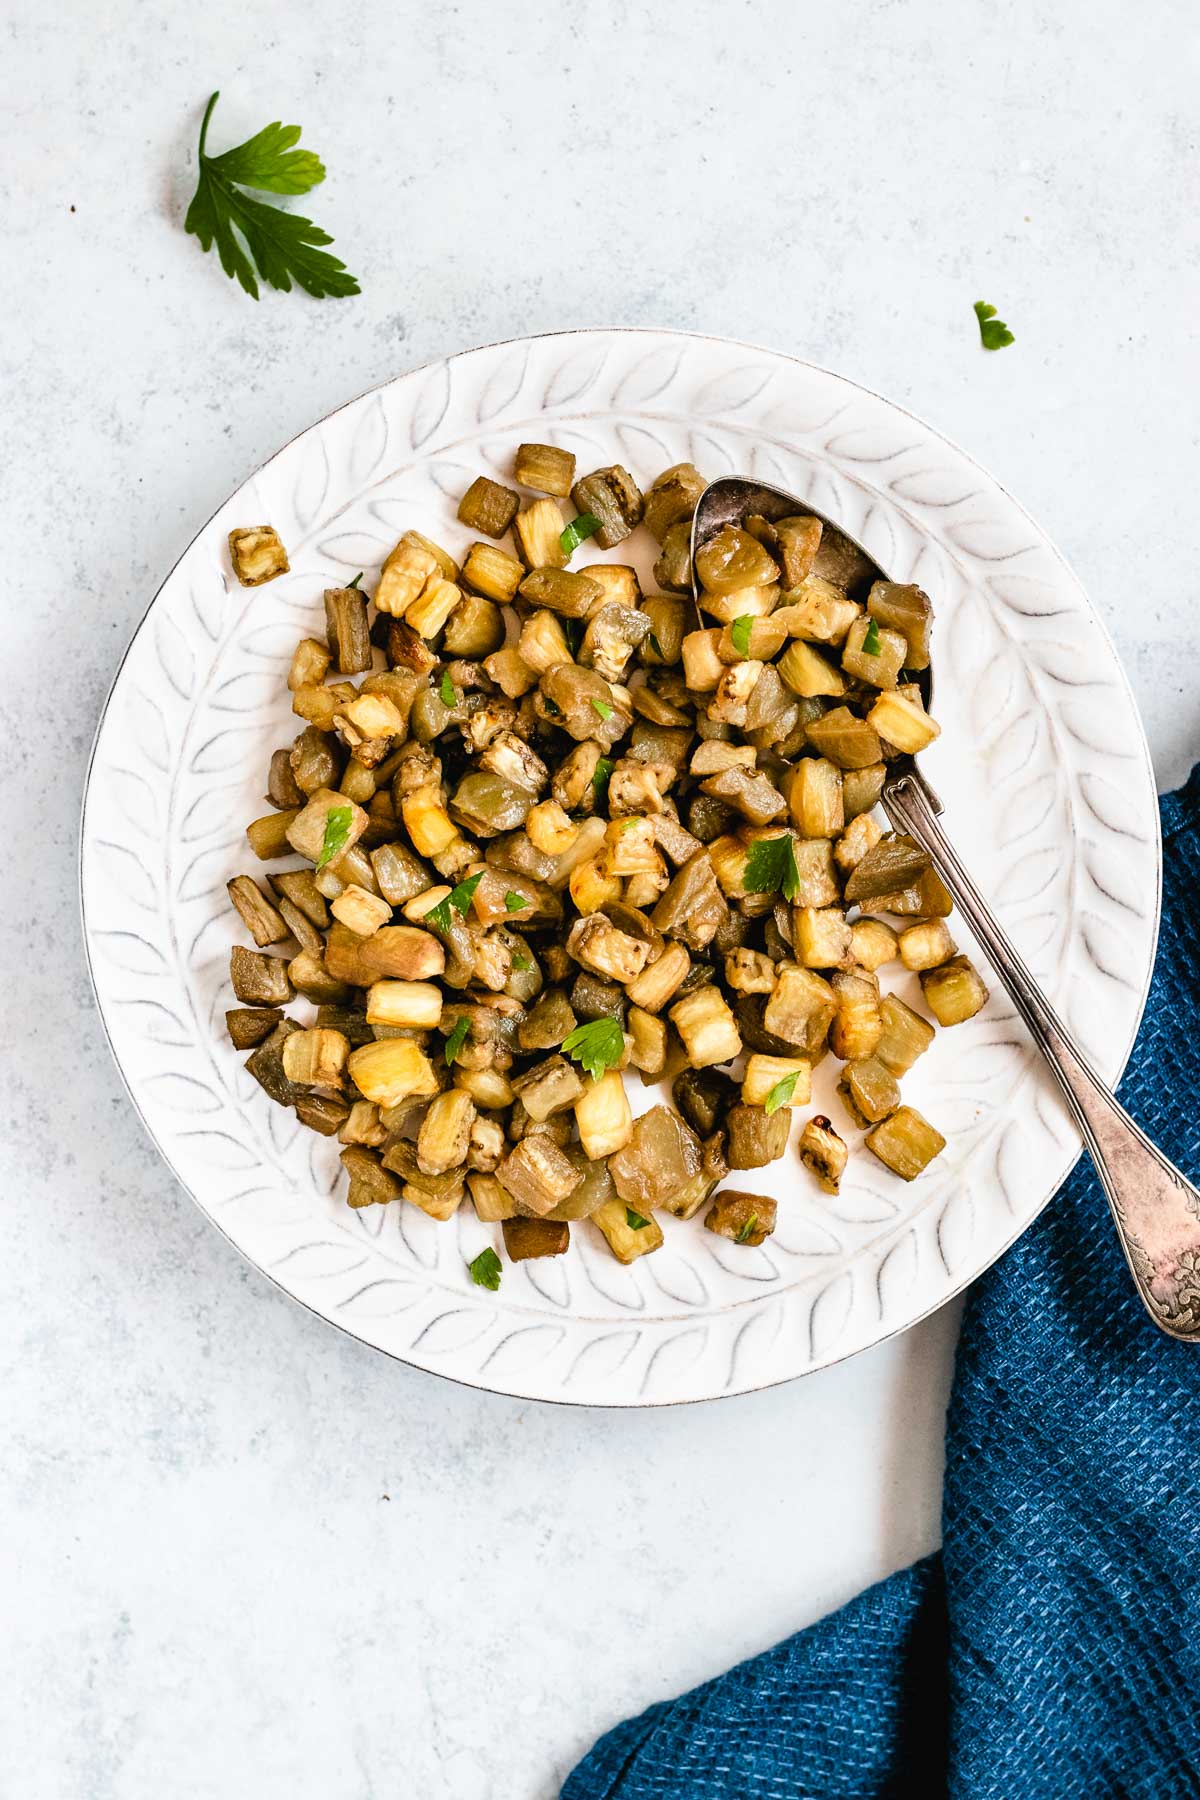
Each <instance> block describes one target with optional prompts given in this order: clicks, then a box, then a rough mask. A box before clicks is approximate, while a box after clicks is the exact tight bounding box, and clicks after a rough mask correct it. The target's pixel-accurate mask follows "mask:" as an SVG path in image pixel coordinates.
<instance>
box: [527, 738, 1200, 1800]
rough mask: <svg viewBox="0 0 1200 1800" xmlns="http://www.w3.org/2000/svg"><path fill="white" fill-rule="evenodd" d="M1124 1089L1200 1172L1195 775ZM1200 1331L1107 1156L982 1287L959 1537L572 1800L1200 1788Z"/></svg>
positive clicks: (597, 1769)
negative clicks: (1107, 1181)
mask: <svg viewBox="0 0 1200 1800" xmlns="http://www.w3.org/2000/svg"><path fill="white" fill-rule="evenodd" d="M1162 822H1163V836H1164V843H1165V865H1166V866H1165V870H1164V894H1163V920H1162V934H1161V939H1160V945H1159V957H1158V964H1157V968H1156V972H1155V976H1154V982H1153V986H1152V987H1151V990H1150V1000H1149V1004H1148V1006H1147V1009H1146V1016H1145V1019H1144V1021H1143V1024H1142V1030H1141V1033H1140V1035H1139V1038H1138V1042H1137V1046H1136V1048H1135V1050H1134V1053H1133V1057H1132V1059H1131V1061H1130V1064H1129V1068H1128V1071H1127V1073H1126V1076H1125V1080H1124V1082H1123V1083H1122V1086H1121V1097H1122V1099H1123V1101H1124V1103H1125V1104H1126V1106H1128V1108H1129V1110H1130V1112H1131V1113H1132V1114H1133V1115H1134V1117H1135V1118H1136V1119H1138V1120H1139V1122H1140V1123H1141V1124H1142V1125H1144V1127H1145V1128H1146V1130H1147V1131H1148V1132H1149V1133H1150V1135H1151V1137H1153V1138H1154V1139H1155V1140H1156V1141H1157V1142H1158V1143H1160V1144H1161V1145H1162V1147H1163V1149H1164V1150H1165V1151H1166V1152H1167V1154H1168V1155H1169V1156H1171V1157H1172V1158H1174V1159H1175V1161H1176V1162H1178V1163H1179V1164H1180V1165H1181V1166H1182V1167H1183V1169H1184V1170H1185V1171H1186V1172H1187V1173H1188V1174H1189V1175H1191V1176H1193V1177H1194V1176H1196V1175H1197V1174H1200V1054H1198V1047H1197V1044H1196V1041H1195V1038H1194V1037H1193V1035H1192V1034H1193V1033H1194V1032H1195V1031H1196V1028H1197V1023H1198V1022H1200V904H1198V898H1197V897H1198V895H1200V766H1198V767H1197V769H1195V770H1193V772H1192V775H1191V778H1190V780H1189V781H1188V783H1187V786H1186V787H1184V788H1183V789H1181V790H1180V792H1179V793H1176V794H1169V795H1168V796H1167V797H1166V798H1165V799H1164V800H1163V801H1162ZM1198 1401H1200V1348H1191V1347H1189V1346H1186V1345H1182V1344H1176V1343H1173V1342H1172V1341H1170V1340H1169V1339H1168V1338H1165V1337H1164V1336H1163V1335H1162V1334H1161V1333H1160V1332H1159V1331H1158V1330H1157V1329H1156V1327H1155V1326H1154V1325H1152V1324H1151V1322H1150V1320H1149V1319H1148V1318H1147V1317H1146V1315H1145V1313H1144V1312H1143V1311H1142V1307H1141V1304H1140V1302H1139V1301H1138V1299H1137V1297H1136V1295H1135V1294H1134V1291H1133V1287H1132V1285H1131V1283H1130V1279H1129V1275H1128V1273H1127V1271H1126V1268H1125V1263H1124V1259H1123V1258H1122V1256H1121V1253H1120V1250H1119V1248H1118V1245H1117V1240H1116V1237H1115V1236H1114V1233H1113V1227H1112V1223H1111V1221H1110V1218H1109V1212H1108V1207H1107V1205H1106V1204H1105V1200H1104V1196H1103V1194H1102V1192H1101V1190H1100V1185H1099V1183H1098V1181H1097V1180H1096V1177H1095V1175H1094V1174H1093V1173H1092V1168H1091V1164H1090V1163H1089V1162H1088V1161H1087V1160H1086V1158H1085V1159H1084V1160H1083V1161H1081V1162H1080V1163H1079V1164H1078V1165H1077V1166H1076V1168H1075V1170H1074V1172H1073V1173H1072V1174H1071V1175H1070V1176H1069V1177H1068V1179H1067V1181H1066V1183H1065V1184H1064V1186H1063V1187H1062V1189H1061V1191H1060V1192H1059V1194H1058V1195H1057V1196H1056V1198H1055V1199H1054V1200H1053V1201H1052V1202H1051V1204H1050V1205H1049V1206H1048V1207H1047V1208H1046V1211H1045V1212H1044V1213H1043V1214H1042V1216H1041V1218H1040V1219H1039V1220H1038V1221H1037V1223H1036V1224H1035V1225H1033V1227H1032V1228H1031V1229H1030V1230H1029V1231H1028V1232H1026V1234H1025V1236H1024V1237H1023V1238H1022V1239H1021V1241H1020V1243H1018V1244H1017V1245H1015V1246H1014V1248H1013V1249H1012V1250H1010V1251H1009V1253H1008V1254H1007V1255H1006V1256H1005V1257H1004V1258H1003V1260H1002V1261H1001V1262H1000V1263H998V1264H997V1265H996V1267H995V1268H994V1269H992V1270H991V1271H990V1272H989V1273H988V1274H987V1275H985V1276H984V1277H983V1279H982V1280H980V1281H979V1282H978V1283H977V1284H976V1286H975V1287H974V1288H973V1289H972V1291H971V1296H970V1299H969V1301H968V1304H967V1311H966V1317H965V1320H964V1324H963V1333H962V1341H961V1344H960V1347H959V1353H958V1362H957V1367H956V1371H955V1380H954V1392H953V1396H952V1399H951V1403H950V1413H949V1419H948V1423H947V1444H946V1489H945V1502H944V1508H943V1549H942V1551H941V1553H940V1554H939V1555H937V1556H930V1557H927V1558H926V1559H925V1560H924V1561H923V1562H919V1563H916V1564H914V1565H913V1567H912V1568H910V1569H904V1570H902V1571H901V1572H900V1573H899V1574H897V1575H893V1576H891V1577H890V1578H889V1579H888V1580H887V1581H882V1582H880V1583H879V1585H878V1586H877V1587H873V1588H870V1589H868V1591H867V1592H866V1593H864V1594H860V1595H859V1597H858V1598H857V1599H856V1600H854V1601H852V1602H851V1604H850V1605H849V1606H846V1607H844V1608H843V1609H842V1611H841V1612H839V1613H834V1614H832V1615H831V1616H830V1617H829V1618H826V1619H822V1620H821V1621H820V1622H819V1623H818V1624H816V1625H814V1626H812V1627H811V1628H810V1629H809V1630H807V1631H802V1632H800V1633H799V1634H798V1635H797V1636H796V1637H793V1638H789V1639H788V1640H787V1641H786V1642H784V1643H782V1644H779V1645H777V1646H776V1648H775V1649H774V1650H769V1651H767V1652H766V1654H765V1655H763V1656H759V1657H756V1658H755V1659H754V1660H753V1661H752V1662H747V1663H743V1664H741V1666H740V1667H738V1668H736V1669H733V1670H731V1671H730V1673H729V1674H727V1675H723V1676H721V1677H719V1678H718V1679H717V1680H715V1681H710V1682H708V1683H707V1684H706V1685H705V1686H704V1687H701V1688H697V1689H696V1690H695V1692H694V1693H691V1694H685V1695H684V1696H683V1697H682V1698H681V1699H678V1700H670V1701H666V1702H664V1703H663V1704H661V1705H658V1706H652V1707H651V1708H650V1709H649V1711H648V1712H644V1713H643V1714H642V1715H641V1717H640V1718H637V1719H632V1720H629V1721H628V1722H627V1723H625V1724H624V1725H619V1726H617V1727H616V1729H615V1730H613V1731H610V1732H609V1733H608V1735H607V1736H606V1737H604V1738H602V1739H601V1740H600V1742H599V1743H598V1744H597V1745H596V1746H595V1748H594V1749H593V1750H592V1751H591V1753H590V1754H589V1755H588V1756H587V1757H586V1758H585V1759H584V1761H583V1762H582V1763H581V1764H580V1765H579V1767H578V1768H577V1769H576V1770H575V1772H574V1773H573V1774H572V1775H571V1776H570V1777H569V1778H568V1781H567V1784H566V1786H565V1787H564V1788H563V1790H562V1796H563V1800H618V1797H619V1800H760V1797H761V1800H882V1797H883V1796H898V1797H901V1796H903V1797H909V1796H911V1797H912V1800H926V1797H931V1800H932V1797H935V1796H938V1795H953V1796H954V1797H955V1800H1069V1797H1070V1800H1073V1797H1074V1796H1079V1797H1080V1800H1083V1797H1084V1796H1086V1797H1087V1800H1116V1797H1117V1796H1121V1797H1122V1800H1125V1797H1129V1800H1134V1797H1136V1800H1141V1797H1142V1796H1145V1797H1146V1800H1167V1797H1168V1796H1169V1797H1170V1800H1179V1797H1180V1796H1186V1795H1197V1794H1200V1659H1198V1657H1197V1652H1196V1643H1197V1639H1198V1636H1200V1610H1198V1608H1197V1605H1196V1600H1197V1598H1198V1597H1200V1589H1198V1585H1197V1575H1198V1571H1200V1507H1198V1506H1197V1503H1196V1502H1197V1484H1196V1458H1197V1451H1196V1444H1195V1442H1194V1441H1193V1438H1192V1431H1193V1430H1194V1429H1195V1428H1196V1423H1197V1421H1196V1419H1195V1417H1194V1416H1193V1413H1192V1408H1193V1407H1195V1406H1196V1405H1197V1402H1198Z"/></svg>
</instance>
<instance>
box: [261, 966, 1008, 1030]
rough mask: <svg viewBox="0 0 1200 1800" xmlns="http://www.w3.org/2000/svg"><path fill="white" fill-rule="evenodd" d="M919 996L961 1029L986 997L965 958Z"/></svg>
mask: <svg viewBox="0 0 1200 1800" xmlns="http://www.w3.org/2000/svg"><path fill="white" fill-rule="evenodd" d="M921 993H922V994H923V995H924V998H925V1004H926V1006H927V1007H928V1008H929V1010H930V1012H931V1013H932V1014H933V1016H934V1018H935V1019H936V1020H937V1022H938V1024H939V1025H961V1024H963V1023H964V1022H965V1021H966V1020H967V1019H973V1018H974V1017H975V1014H976V1013H977V1012H978V1011H979V1010H980V1008H981V1007H983V1006H984V1005H986V1003H987V997H988V991H987V988H986V987H985V985H984V982H983V978H982V976H981V975H980V973H979V971H978V969H976V967H975V965H974V964H973V963H972V962H971V961H970V959H969V958H968V957H965V956H953V957H951V959H950V961H949V962H944V963H942V965H941V966H940V968H936V969H925V970H923V971H922V973H921ZM238 998H239V999H241V998H242V996H241V995H239V996H238Z"/></svg>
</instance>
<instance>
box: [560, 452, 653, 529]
mask: <svg viewBox="0 0 1200 1800" xmlns="http://www.w3.org/2000/svg"><path fill="white" fill-rule="evenodd" d="M571 498H572V500H573V501H574V502H575V505H576V506H577V507H578V508H579V511H580V512H581V513H591V514H592V516H593V518H597V519H599V521H600V529H599V531H597V532H596V533H595V539H596V542H597V544H599V546H600V548H601V549H602V550H611V549H613V547H614V546H615V545H617V544H619V543H621V542H622V541H623V539H625V538H627V537H628V536H629V534H630V532H631V531H633V529H634V527H635V526H636V525H638V524H639V523H640V521H641V517H642V491H641V489H640V488H639V487H638V485H637V482H636V481H635V480H634V479H633V476H632V475H631V474H630V473H629V470H628V469H623V468H622V467H621V465H620V464H619V463H614V464H613V466H612V467H611V468H609V469H595V470H593V472H592V473H591V474H590V475H585V476H583V478H582V480H580V481H577V482H576V483H575V485H574V487H573V488H572V490H571Z"/></svg>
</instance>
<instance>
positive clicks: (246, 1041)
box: [225, 1006, 283, 1050]
mask: <svg viewBox="0 0 1200 1800" xmlns="http://www.w3.org/2000/svg"><path fill="white" fill-rule="evenodd" d="M282 1019H283V1014H282V1013H281V1012H280V1011H279V1010H278V1009H277V1008H276V1007H274V1006H235V1007H231V1008H230V1010H229V1011H228V1012H227V1013H226V1014H225V1028H226V1030H227V1031H228V1033H229V1041H230V1043H231V1044H232V1045H233V1047H234V1049H235V1050H253V1049H254V1047H255V1046H256V1045H257V1044H261V1043H262V1041H263V1039H264V1038H269V1037H270V1035H271V1033H272V1032H273V1031H274V1029H275V1027H276V1026H277V1025H278V1024H280V1023H281V1021H282Z"/></svg>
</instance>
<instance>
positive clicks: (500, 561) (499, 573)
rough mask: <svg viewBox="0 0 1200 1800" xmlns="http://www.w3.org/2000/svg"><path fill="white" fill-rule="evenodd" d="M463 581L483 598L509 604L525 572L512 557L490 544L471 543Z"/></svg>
mask: <svg viewBox="0 0 1200 1800" xmlns="http://www.w3.org/2000/svg"><path fill="white" fill-rule="evenodd" d="M462 573H463V581H464V582H465V583H466V585H467V586H468V587H469V588H471V589H472V590H473V591H474V592H475V593H476V594H482V595H483V596H484V598H485V599H488V600H495V601H497V602H499V603H500V604H502V605H508V604H509V603H510V602H511V601H513V600H514V599H515V598H516V593H517V589H518V588H519V587H520V585H521V582H522V580H523V579H524V575H525V570H524V567H523V565H522V564H521V563H519V562H518V561H517V558H516V557H515V556H509V554H508V552H507V551H505V550H497V549H496V548H495V547H494V546H493V545H492V544H472V545H471V548H470V549H469V550H468V551H467V557H466V561H465V562H464V563H463V571H462Z"/></svg>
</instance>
